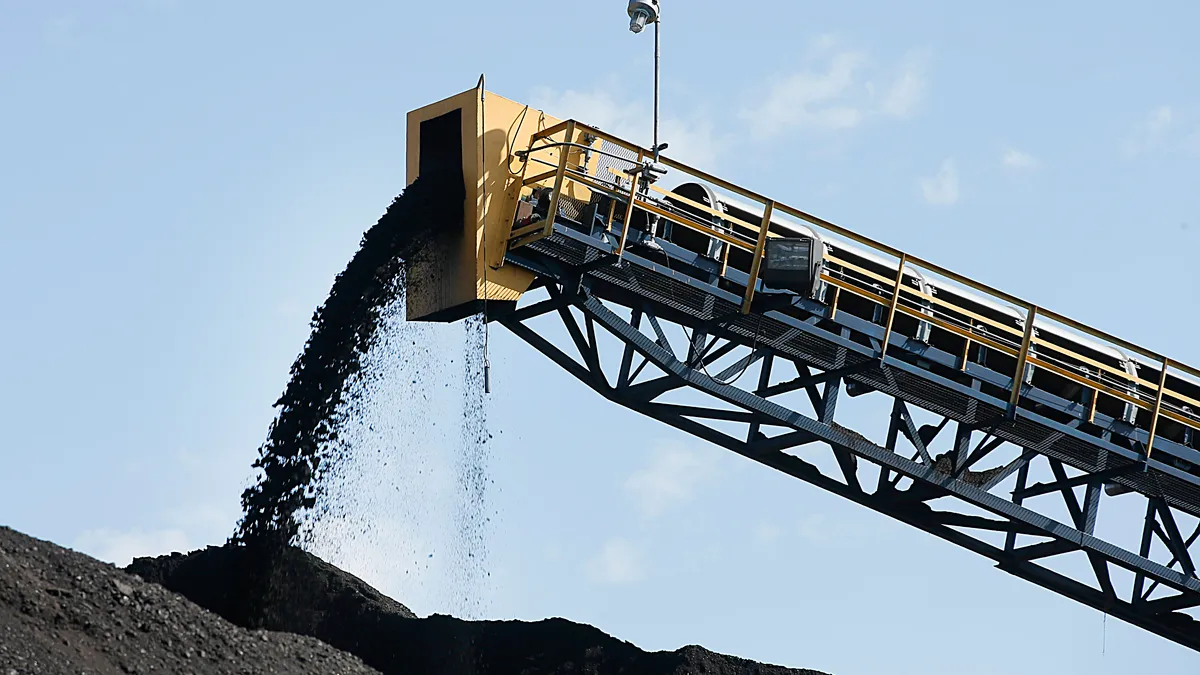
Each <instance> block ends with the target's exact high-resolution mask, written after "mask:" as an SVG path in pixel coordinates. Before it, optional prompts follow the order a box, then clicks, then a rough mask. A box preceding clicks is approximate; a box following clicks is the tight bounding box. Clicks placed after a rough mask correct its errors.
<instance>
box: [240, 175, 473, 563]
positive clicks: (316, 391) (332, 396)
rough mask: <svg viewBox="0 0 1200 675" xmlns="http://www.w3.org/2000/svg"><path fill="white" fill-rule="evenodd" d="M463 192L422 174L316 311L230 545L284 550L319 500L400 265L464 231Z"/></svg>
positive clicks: (456, 180) (456, 178) (398, 287)
mask: <svg viewBox="0 0 1200 675" xmlns="http://www.w3.org/2000/svg"><path fill="white" fill-rule="evenodd" d="M465 194H466V192H465V187H464V185H463V180H462V175H461V173H458V174H455V173H454V172H447V173H440V174H439V173H435V174H431V175H425V176H421V177H420V178H418V179H417V180H416V181H414V182H413V184H412V185H410V186H409V187H408V188H407V189H406V190H405V191H404V193H403V194H402V195H400V196H399V197H397V198H396V199H395V200H393V202H392V204H391V205H390V206H389V207H388V209H387V211H386V212H385V213H384V215H383V216H382V217H381V218H380V219H379V221H378V222H377V223H376V224H375V225H374V226H372V227H371V228H370V229H369V230H367V232H366V233H365V234H364V235H363V238H362V244H361V246H360V248H359V250H358V252H357V253H356V254H355V255H354V257H353V258H352V259H351V260H350V262H349V263H348V264H347V266H346V269H345V270H344V271H343V272H342V273H341V274H339V275H338V276H337V278H336V279H335V280H334V283H333V287H332V289H331V290H330V293H329V297H328V298H327V299H326V300H325V303H324V304H323V305H322V306H321V307H320V308H318V309H317V311H316V313H315V314H314V315H313V319H312V324H311V325H312V332H311V333H310V336H309V339H308V342H307V343H306V344H305V346H304V350H303V351H302V352H301V354H300V356H299V357H298V358H297V359H296V361H295V363H294V364H293V365H292V369H291V380H290V381H289V382H288V384H287V387H286V389H285V390H284V393H283V395H282V396H281V397H280V398H279V400H278V401H277V402H276V403H275V407H276V408H278V410H279V412H278V414H277V416H276V419H275V421H274V422H273V423H272V425H271V428H270V432H269V434H268V438H267V441H266V442H265V443H264V444H263V445H262V447H261V448H259V457H258V459H257V460H256V461H255V462H254V468H256V469H260V470H261V477H260V479H259V481H258V483H257V484H255V485H254V486H252V487H250V488H249V489H247V490H246V491H245V493H243V495H242V506H243V509H244V517H243V518H242V521H241V522H240V523H239V525H238V529H237V531H236V532H235V534H234V537H233V540H234V541H236V542H240V543H246V544H251V545H266V546H282V545H286V544H290V543H293V541H294V540H295V539H296V536H297V534H298V533H299V530H300V525H301V524H300V514H301V512H302V511H304V510H305V509H311V508H312V507H313V506H314V504H315V503H316V499H317V494H316V493H317V478H318V475H319V473H320V472H321V470H322V466H321V465H322V459H323V457H322V452H323V451H324V450H325V448H326V447H327V446H328V445H329V443H330V442H333V441H336V439H337V428H338V421H339V420H338V414H339V410H341V409H342V406H343V403H344V400H343V399H344V393H345V391H346V384H347V382H348V381H349V380H350V379H351V378H353V377H354V376H355V375H356V374H357V373H358V372H359V370H360V369H361V362H362V358H363V356H364V355H366V354H367V352H368V351H369V350H370V348H371V346H372V344H373V343H374V341H375V338H376V333H377V329H378V326H379V320H380V313H381V311H383V310H384V309H385V308H386V307H387V306H389V305H390V304H392V302H393V301H394V300H395V299H396V297H397V295H398V294H399V293H402V292H403V287H404V283H403V274H404V260H405V258H407V257H408V256H409V255H411V254H412V253H413V252H415V251H419V250H420V249H421V248H422V244H423V242H424V241H425V239H424V238H425V237H426V236H427V235H429V234H431V233H433V232H435V231H437V230H440V229H447V228H449V229H452V230H461V228H462V203H463V199H464V198H465Z"/></svg>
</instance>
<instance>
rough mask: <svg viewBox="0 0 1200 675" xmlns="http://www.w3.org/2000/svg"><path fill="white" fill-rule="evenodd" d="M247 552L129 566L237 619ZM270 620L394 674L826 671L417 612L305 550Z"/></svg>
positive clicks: (230, 550) (557, 623) (553, 622)
mask: <svg viewBox="0 0 1200 675" xmlns="http://www.w3.org/2000/svg"><path fill="white" fill-rule="evenodd" d="M246 555H247V553H246V551H245V550H242V549H239V548H237V547H235V546H224V547H210V548H207V549H204V550H201V551H195V552H193V553H191V554H188V555H186V556H184V555H179V554H174V555H171V556H164V557H160V558H139V559H138V560H135V561H134V562H133V564H132V565H131V566H130V567H129V570H130V571H132V572H134V573H136V574H138V575H139V576H142V577H143V578H145V579H147V580H152V581H155V582H157V583H161V584H162V585H164V586H165V587H167V588H169V589H171V590H173V591H175V592H177V593H181V594H183V595H185V596H187V597H188V598H190V599H192V600H193V601H194V602H196V603H197V604H199V605H201V606H203V607H206V608H208V609H211V610H212V611H214V612H216V613H219V614H221V615H222V616H224V617H225V618H227V619H229V620H230V621H233V622H234V623H242V624H244V623H246V622H248V621H253V620H254V619H255V617H254V616H250V615H247V614H244V613H241V614H239V611H240V610H239V603H237V602H231V601H230V597H229V590H228V589H231V588H237V587H239V586H240V585H241V584H242V583H243V582H242V581H241V580H240V579H239V578H238V577H239V575H240V574H243V573H244V572H243V570H244V569H245V567H246V565H245V562H246V561H245V557H246ZM280 560H281V561H283V564H281V565H280V566H279V568H278V569H279V570H280V573H281V575H282V578H284V579H286V583H282V584H277V586H276V589H277V591H278V592H277V593H276V594H275V595H274V596H273V597H274V600H273V601H274V603H275V604H274V605H273V607H272V611H270V612H269V616H271V617H274V619H272V621H274V622H275V623H271V624H269V625H268V627H269V628H271V629H273V630H287V631H296V632H300V633H304V634H306V635H311V636H313V637H316V638H319V639H321V640H323V641H325V642H328V643H329V644H330V645H333V646H334V647H337V648H339V649H342V650H345V651H348V652H350V653H352V654H355V655H357V656H359V657H360V658H362V660H363V661H364V662H366V663H367V664H369V665H371V666H373V667H375V668H378V669H379V670H380V671H382V672H384V673H387V674H389V675H390V674H396V675H400V674H404V675H425V674H428V675H435V674H436V675H541V674H546V675H550V674H557V673H564V674H565V673H583V674H596V675H599V674H606V673H613V674H617V673H620V674H624V675H684V674H689V675H690V674H695V673H708V674H712V675H751V674H753V675H820V674H819V673H816V671H811V670H794V669H789V668H783V667H779V666H769V665H763V664H759V663H754V662H752V661H746V660H744V659H739V658H735V657H731V656H724V655H721V654H714V653H712V652H710V651H708V650H706V649H703V648H701V647H695V646H690V647H685V648H683V649H680V650H678V651H674V652H654V653H651V652H645V651H643V650H641V649H639V648H638V647H636V646H634V645H632V644H630V643H628V642H624V641H621V640H618V639H616V638H613V637H611V636H609V635H606V634H605V633H603V632H601V631H600V630H598V629H596V628H593V627H591V626H585V625H581V624H577V623H572V622H570V621H566V620H563V619H549V620H546V621H537V622H522V621H463V620H460V619H455V618H451V617H447V616H432V617H429V618H426V619H418V618H413V616H412V612H409V611H408V610H407V609H406V608H405V607H404V606H403V605H400V604H399V603H396V602H394V601H391V600H389V599H387V598H385V597H383V596H382V595H380V594H379V593H377V592H375V591H374V590H372V589H371V588H370V587H369V586H367V585H366V584H365V583H363V582H362V581H361V580H359V579H357V578H356V577H353V576H351V575H349V574H347V573H345V572H342V571H341V570H339V569H337V568H335V567H333V566H330V565H327V564H325V563H323V562H322V561H320V560H319V559H317V558H315V557H314V556H312V555H309V554H307V553H304V552H303V551H300V550H298V549H289V551H288V552H287V554H286V555H284V556H281V557H280Z"/></svg>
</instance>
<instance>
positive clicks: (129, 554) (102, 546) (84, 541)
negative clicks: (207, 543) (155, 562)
mask: <svg viewBox="0 0 1200 675" xmlns="http://www.w3.org/2000/svg"><path fill="white" fill-rule="evenodd" d="M71 548H73V549H75V550H76V551H79V552H80V553H86V554H87V555H90V556H92V557H93V558H96V559H97V560H103V561H104V562H109V563H112V564H114V565H116V566H118V567H124V566H126V565H128V564H129V563H131V562H133V559H134V558H139V557H144V556H159V555H165V554H168V553H174V552H176V551H178V552H180V553H186V552H188V551H190V550H191V545H190V543H189V541H188V536H187V534H185V533H184V531H183V530H155V531H150V532H146V531H142V530H133V531H127V532H119V531H115V530H107V529H95V530H88V531H86V532H84V533H83V534H80V535H79V536H78V537H76V538H75V541H74V543H72V544H71Z"/></svg>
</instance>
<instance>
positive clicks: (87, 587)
mask: <svg viewBox="0 0 1200 675" xmlns="http://www.w3.org/2000/svg"><path fill="white" fill-rule="evenodd" d="M151 672H154V673H178V674H180V675H182V674H185V673H194V674H196V675H202V674H205V675H207V674H211V675H233V674H235V673H237V674H243V673H246V674H248V673H254V674H259V673H262V674H266V673H295V674H297V675H332V674H335V673H338V674H345V675H351V674H357V673H375V672H377V671H375V670H372V669H371V668H368V667H367V666H365V665H364V664H363V663H362V662H361V661H360V660H358V659H357V658H355V657H353V656H351V655H349V654H346V653H344V652H339V651H337V650H335V649H333V648H332V647H330V646H329V645H327V644H325V643H322V642H320V641H318V640H315V639H313V638H310V637H301V636H297V635H291V634H286V633H277V632H252V631H249V630H246V629H244V628H240V627H238V626H235V625H234V624H232V623H230V622H228V621H226V620H225V619H222V618H221V617H219V616H217V615H215V614H212V613H210V612H207V611H205V610H203V609H201V608H200V607H198V606H196V605H195V604H193V603H192V602H189V601H188V600H186V599H185V598H183V597H181V596H179V595H176V594H174V593H171V592H169V591H167V590H165V589H163V588H162V587H161V586H158V585H156V584H150V583H147V582H145V581H143V580H141V579H139V578H138V577H136V576H134V575H131V574H128V573H126V572H124V571H122V570H119V569H117V568H115V567H113V566H112V565H108V564H105V563H102V562H100V561H98V560H95V559H93V558H89V557H88V556H85V555H83V554H80V553H76V552H74V551H69V550H67V549H64V548H61V547H58V546H55V545H54V544H51V543H49V542H45V541H41V540H38V539H34V538H32V537H28V536H25V535H23V534H21V533H19V532H15V531H13V530H11V529H9V528H6V527H0V674H2V675H30V674H37V673H46V674H53V675H60V674H63V675H65V674H67V673H71V674H77V673H87V674H89V675H109V674H117V673H151Z"/></svg>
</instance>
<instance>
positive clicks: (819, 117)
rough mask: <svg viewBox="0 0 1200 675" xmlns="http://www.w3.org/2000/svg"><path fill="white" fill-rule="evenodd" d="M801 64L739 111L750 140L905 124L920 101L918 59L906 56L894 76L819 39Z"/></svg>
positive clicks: (921, 62)
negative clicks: (882, 121)
mask: <svg viewBox="0 0 1200 675" xmlns="http://www.w3.org/2000/svg"><path fill="white" fill-rule="evenodd" d="M804 61H805V63H804V64H803V65H802V67H801V68H800V69H799V70H797V71H795V72H793V73H791V74H788V75H785V76H782V77H780V78H779V79H778V80H777V81H775V82H773V83H772V84H771V85H770V86H769V87H768V88H767V90H766V92H765V93H764V94H762V95H761V96H760V97H759V99H758V100H757V101H756V102H754V103H752V104H749V105H747V106H745V107H743V108H742V110H741V111H740V113H739V117H740V118H741V119H742V120H743V121H745V122H746V123H747V124H749V126H750V128H751V133H753V134H754V135H755V136H756V137H758V138H760V139H766V138H772V137H776V136H780V135H782V134H784V133H787V132H791V131H801V132H816V133H832V132H838V131H845V130H849V129H853V128H856V127H859V126H862V125H863V124H865V123H866V122H868V121H870V120H872V119H877V118H892V119H906V118H908V117H911V116H912V115H913V114H915V113H916V111H917V110H918V109H919V108H920V106H921V103H922V102H923V101H924V98H925V92H926V90H927V81H926V74H925V72H926V64H927V59H926V58H925V56H924V55H922V54H918V53H913V54H909V55H908V56H907V57H906V58H905V59H903V61H902V63H901V66H900V69H899V72H893V73H887V72H880V71H879V70H877V69H874V68H873V67H872V61H871V58H870V56H869V55H868V54H867V53H866V52H863V51H859V50H853V49H839V45H838V42H837V41H836V40H835V39H833V38H831V37H829V36H824V37H822V38H819V39H818V40H816V41H815V42H814V43H813V44H812V45H811V46H810V49H809V51H808V55H807V56H806V57H805V59H804ZM872 77H874V78H876V79H880V80H881V81H882V84H877V83H876V82H875V81H874V80H872V79H870V78H872Z"/></svg>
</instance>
